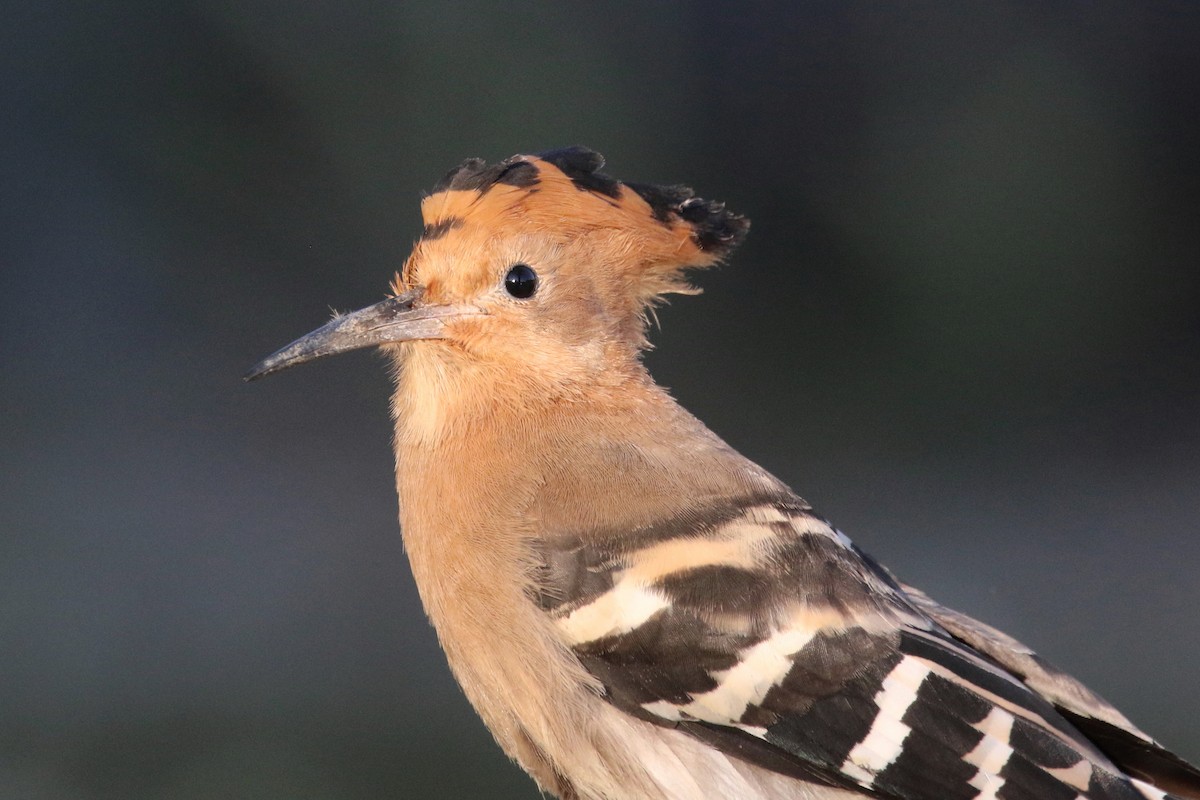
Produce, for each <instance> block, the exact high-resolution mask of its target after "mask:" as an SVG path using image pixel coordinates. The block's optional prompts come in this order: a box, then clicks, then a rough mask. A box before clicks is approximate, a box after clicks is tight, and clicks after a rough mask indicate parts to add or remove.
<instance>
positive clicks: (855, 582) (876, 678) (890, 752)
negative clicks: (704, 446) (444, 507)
mask: <svg viewBox="0 0 1200 800" xmlns="http://www.w3.org/2000/svg"><path fill="white" fill-rule="evenodd" d="M684 523H686V524H684ZM541 579H542V580H541V591H540V594H539V598H538V599H539V602H540V603H541V604H542V606H543V608H544V609H545V610H546V611H547V613H549V614H551V615H552V617H553V619H554V621H555V623H556V625H557V629H558V631H559V633H560V634H561V636H562V637H563V639H564V640H565V641H566V642H567V643H568V644H569V645H570V646H571V647H572V649H573V650H574V652H575V653H576V654H577V656H578V657H579V659H580V661H581V662H582V663H583V664H584V665H585V666H586V667H587V669H588V670H589V671H591V672H592V674H593V675H595V676H596V677H597V678H598V679H599V681H600V682H601V683H602V684H603V686H604V688H605V690H606V693H607V694H606V696H607V699H608V700H609V701H610V702H611V703H613V704H614V705H616V706H617V707H619V708H621V709H622V710H624V711H626V712H627V713H629V714H632V715H635V716H637V717H639V718H642V719H645V720H648V721H651V722H654V723H656V724H659V725H668V726H674V727H678V728H679V729H681V730H684V731H687V732H688V733H690V734H692V735H694V736H696V737H698V738H700V739H703V740H705V741H706V742H708V743H710V744H711V745H713V746H715V747H718V748H720V749H722V750H724V751H726V752H731V753H734V754H737V755H738V756H739V757H741V758H743V759H745V760H748V761H751V762H753V763H756V764H758V765H760V766H763V767H766V768H768V769H771V770H774V771H777V772H782V773H786V774H791V775H794V776H796V777H798V778H801V779H805V780H809V781H814V782H819V783H825V784H828V785H833V786H845V787H855V788H859V789H861V790H863V791H864V793H865V794H871V795H875V796H880V797H887V798H904V799H905V800H958V798H962V800H968V799H969V798H982V799H983V800H989V799H992V798H994V799H995V800H1058V799H1059V798H1061V800H1077V798H1089V799H1091V800H1146V798H1163V797H1167V795H1165V794H1164V792H1162V791H1160V790H1157V789H1155V788H1154V787H1152V786H1149V785H1148V784H1146V783H1143V782H1141V781H1137V780H1132V779H1130V778H1129V777H1127V776H1126V775H1124V774H1123V773H1122V772H1121V771H1120V770H1119V769H1118V768H1117V767H1115V766H1114V765H1113V763H1112V761H1111V760H1110V759H1109V758H1108V757H1106V756H1105V755H1104V754H1103V753H1102V752H1101V750H1100V749H1099V748H1098V747H1096V746H1095V744H1093V743H1092V742H1091V741H1089V740H1088V739H1087V738H1086V737H1085V736H1084V735H1083V734H1082V733H1080V731H1079V730H1078V729H1077V728H1076V727H1075V726H1074V725H1072V723H1071V722H1068V721H1067V719H1065V718H1064V717H1063V715H1062V714H1060V713H1059V712H1058V711H1057V710H1056V709H1055V707H1054V706H1053V705H1052V703H1051V702H1050V701H1047V700H1046V699H1045V698H1043V697H1042V696H1040V695H1039V694H1038V693H1036V692H1034V691H1032V690H1031V689H1030V688H1029V687H1028V686H1027V685H1026V684H1025V683H1023V682H1022V681H1021V679H1020V678H1019V677H1018V676H1015V675H1013V674H1011V673H1010V671H1009V670H1008V669H1007V668H1005V667H1004V666H1002V665H1001V663H1000V661H998V660H997V659H995V658H994V657H993V656H990V655H987V654H984V653H981V652H980V651H978V650H976V649H975V648H974V647H972V646H970V645H968V644H966V643H965V642H964V641H963V640H961V639H959V638H956V637H955V636H954V635H953V634H952V633H951V632H950V631H948V630H947V629H946V628H945V627H943V626H942V625H941V624H939V623H938V622H935V621H934V620H933V619H932V618H931V616H930V614H929V613H928V610H929V609H928V608H925V607H922V606H921V604H920V603H919V602H914V601H913V600H912V599H910V597H909V596H908V594H907V593H906V592H905V590H904V589H903V588H902V587H900V586H899V585H898V584H897V583H896V582H895V581H894V580H893V579H892V578H891V577H890V575H889V574H888V573H887V572H886V571H885V570H883V569H882V568H880V567H879V566H878V565H876V564H875V563H874V562H873V561H871V560H870V559H869V557H867V556H866V555H864V554H863V553H862V552H861V551H859V550H858V549H857V548H855V547H854V545H853V544H852V543H851V542H850V541H849V540H848V539H847V538H846V537H845V536H843V535H842V534H841V533H840V532H838V531H836V530H835V529H833V528H832V527H830V526H829V524H828V523H826V522H825V521H824V520H822V519H821V518H819V517H818V516H816V515H815V514H813V512H812V510H811V509H810V508H809V507H808V506H807V505H806V504H804V503H803V502H802V501H800V500H798V499H796V498H794V497H778V498H767V499H763V498H755V499H747V500H745V501H742V502H727V503H722V504H720V505H719V506H717V507H714V508H710V509H708V510H703V511H692V512H691V513H690V514H689V516H688V518H687V520H686V521H681V520H678V519H676V520H671V521H668V522H664V523H663V524H661V525H656V526H650V527H648V528H646V529H644V530H639V531H636V532H632V534H631V535H629V536H623V537H619V540H618V539H617V538H611V539H609V540H599V541H597V540H593V541H584V540H583V539H582V538H579V539H562V540H560V541H559V543H558V544H557V545H555V546H548V547H547V548H546V549H545V551H544V553H543V571H542V575H541ZM924 600H925V601H927V598H925V599H924ZM927 602H928V604H929V608H940V607H937V606H936V605H935V604H932V601H927ZM943 611H944V609H943ZM1084 691H1086V690H1084ZM1113 713H1114V714H1115V713H1116V712H1115V711H1114V712H1113ZM1117 716H1118V717H1119V715H1117ZM1120 719H1121V720H1123V719H1124V718H1123V717H1121V718H1120ZM1130 728H1132V726H1130ZM1134 730H1135V729H1134ZM1146 741H1147V742H1148V741H1149V740H1148V739H1147V740H1146ZM1179 763H1180V764H1182V763H1183V762H1179ZM1184 766H1185V767H1186V765H1184ZM1188 769H1190V768H1188ZM1193 773H1194V771H1193ZM1151 777H1152V776H1151ZM1195 786H1197V787H1200V780H1198V781H1197V782H1196V784H1195ZM1181 796H1188V795H1181Z"/></svg>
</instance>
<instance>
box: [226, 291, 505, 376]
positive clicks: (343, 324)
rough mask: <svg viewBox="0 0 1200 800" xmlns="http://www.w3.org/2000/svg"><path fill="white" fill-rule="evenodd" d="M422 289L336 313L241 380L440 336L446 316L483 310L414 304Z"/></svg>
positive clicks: (258, 365)
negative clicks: (357, 351)
mask: <svg viewBox="0 0 1200 800" xmlns="http://www.w3.org/2000/svg"><path fill="white" fill-rule="evenodd" d="M424 292H425V290H424V289H422V288H419V287H418V288H416V289H413V290H412V291H408V292H405V293H404V294H402V295H398V296H396V297H389V298H388V299H387V300H384V301H383V302H381V303H376V304H375V305H373V306H367V307H366V308H363V309H360V310H358V311H354V312H351V313H349V314H344V315H342V316H340V317H337V318H336V319H334V320H332V321H330V322H329V324H327V325H325V326H323V327H321V328H317V329H316V330H315V331H313V332H312V333H310V334H307V335H305V336H301V337H300V338H299V339H297V340H296V341H294V342H292V343H291V344H289V345H288V346H287V347H285V348H283V349H282V350H279V351H278V352H276V353H274V354H272V355H269V356H267V357H266V358H264V359H263V360H262V361H260V362H258V363H257V364H255V365H254V366H253V367H251V368H250V371H249V372H247V373H246V374H245V376H244V377H243V380H247V381H253V380H258V379H259V378H263V377H266V376H267V375H271V374H273V373H276V372H279V371H281V370H285V369H287V368H288V367H294V366H296V365H297V364H303V363H305V362H306V361H313V360H314V359H318V358H323V357H324V356H332V355H336V354H337V353H345V352H347V351H350V350H358V349H360V348H363V347H373V346H375V345H380V344H384V343H386V342H408V341H412V340H413V339H440V338H442V337H443V335H444V330H445V323H446V320H447V319H448V318H450V317H463V316H475V315H479V314H482V313H483V312H482V311H481V310H480V309H478V308H475V307H474V306H454V305H444V306H443V305H432V306H416V305H415V303H416V301H417V300H419V299H420V297H421V295H422V294H424Z"/></svg>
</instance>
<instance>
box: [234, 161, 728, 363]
mask: <svg viewBox="0 0 1200 800" xmlns="http://www.w3.org/2000/svg"><path fill="white" fill-rule="evenodd" d="M603 165H604V159H603V158H602V157H601V156H600V155H599V154H598V153H595V152H593V151H591V150H587V149H584V148H579V147H574V148H568V149H564V150H557V151H553V152H549V153H543V154H540V155H536V156H528V155H518V156H513V157H512V158H509V159H506V160H504V161H501V162H499V163H497V164H491V165H489V164H486V163H484V162H483V161H482V160H480V159H469V160H467V161H464V162H463V163H462V164H460V165H459V166H458V167H456V168H455V169H453V170H451V171H450V173H449V174H447V175H446V177H445V178H443V179H442V181H441V182H440V183H438V185H437V186H436V187H435V188H434V190H433V193H432V194H430V195H429V196H427V197H426V198H425V199H424V201H423V202H422V204H421V213H422V216H423V217H424V223H425V224H424V231H423V234H422V236H421V238H420V239H419V240H418V241H417V243H416V245H415V247H414V249H413V252H412V255H410V256H409V258H408V260H407V261H406V263H405V265H404V268H403V270H402V271H401V272H400V273H399V274H397V276H396V278H395V280H394V281H393V285H392V289H393V291H394V293H395V294H394V296H393V297H391V298H389V299H387V300H384V301H383V302H381V303H378V304H376V305H373V306H370V307H368V308H365V309H362V310H361V311H356V312H354V313H351V314H346V315H344V316H340V317H338V318H336V319H334V320H333V321H332V322H330V323H329V324H327V325H326V326H324V327H323V328H320V329H319V330H316V331H314V332H312V333H310V334H308V335H307V336H305V337H303V338H301V339H299V340H297V341H296V342H294V343H292V344H291V345H289V346H287V347H285V348H284V349H282V350H280V351H279V352H278V353H276V354H274V355H272V356H270V357H269V358H267V359H265V360H263V361H262V362H261V363H259V364H258V365H256V366H255V367H254V368H253V369H252V370H251V372H250V373H249V375H248V376H247V377H248V378H251V379H252V378H258V377H261V376H264V375H267V374H270V373H273V372H276V371H279V370H281V369H285V368H287V367H289V366H293V365H295V364H299V363H302V362H305V361H309V360H312V359H314V358H318V357H321V356H324V355H331V354H334V353H339V352H344V351H347V350H352V349H357V348H360V347H368V346H373V345H384V344H389V343H401V344H400V346H399V347H396V348H393V349H395V350H396V351H397V354H398V357H399V359H400V360H401V362H403V361H405V360H408V359H410V358H411V357H413V356H418V357H422V358H423V357H425V356H428V357H430V358H433V359H435V360H436V361H437V362H438V369H446V368H448V367H450V368H455V369H457V368H463V369H473V370H485V371H495V372H502V373H504V374H507V375H510V376H512V378H513V379H514V380H517V381H521V380H522V379H523V377H525V376H529V375H542V376H550V375H552V376H554V378H555V380H558V381H562V382H570V381H573V380H578V379H582V380H588V379H594V378H595V377H596V376H598V375H601V374H604V373H606V372H611V371H613V370H614V369H616V370H620V369H621V368H623V367H625V366H627V365H630V366H631V365H634V364H636V363H637V361H638V353H639V352H640V350H641V349H643V348H644V347H645V346H646V339H645V328H646V318H647V314H648V311H649V309H650V308H652V306H653V305H654V303H655V302H657V301H658V300H659V299H660V298H661V297H662V296H663V295H665V294H668V293H680V292H682V293H689V292H693V291H694V290H693V289H692V288H691V287H690V286H689V285H688V284H687V282H686V280H685V278H684V275H683V273H684V270H685V269H686V268H689V267H706V266H710V265H712V264H715V263H716V262H717V261H719V260H720V259H721V258H722V257H724V256H725V255H726V254H727V253H728V252H729V251H730V250H731V249H732V248H733V247H734V246H736V245H737V244H738V243H739V242H740V241H741V240H742V238H743V237H744V236H745V233H746V230H747V228H748V227H749V222H748V221H747V220H746V219H744V218H743V217H741V216H738V215H736V214H733V213H731V212H729V211H726V210H725V207H724V205H723V204H721V203H714V202H710V201H706V200H702V199H700V198H698V197H695V196H694V195H693V194H692V191H691V190H690V189H688V188H687V187H684V186H650V185H644V184H636V183H622V182H621V181H618V180H616V179H614V178H611V177H609V176H608V175H606V174H604V173H603V172H601V171H600V169H601V167H602V166H603Z"/></svg>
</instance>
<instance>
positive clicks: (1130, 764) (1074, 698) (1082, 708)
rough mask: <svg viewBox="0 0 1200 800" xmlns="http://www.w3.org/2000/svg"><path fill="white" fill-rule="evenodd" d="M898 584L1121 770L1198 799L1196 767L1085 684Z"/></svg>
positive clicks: (1014, 642)
mask: <svg viewBox="0 0 1200 800" xmlns="http://www.w3.org/2000/svg"><path fill="white" fill-rule="evenodd" d="M903 589H904V592H905V594H907V595H908V597H909V599H911V600H912V601H913V603H914V605H916V606H917V607H918V608H920V609H921V611H923V612H924V613H925V614H926V615H927V616H929V617H930V618H931V619H933V620H934V621H935V622H937V623H938V624H939V625H941V626H942V627H943V628H945V629H946V630H947V631H949V632H950V633H951V634H952V635H953V636H954V637H955V638H956V639H958V640H959V641H961V642H963V643H964V644H966V645H968V646H969V647H973V648H974V649H975V650H977V651H979V652H980V653H984V654H986V655H988V656H990V657H991V658H993V659H995V661H997V662H998V663H999V664H1001V665H1002V666H1003V667H1004V668H1005V669H1007V670H1008V671H1009V672H1011V673H1012V674H1013V675H1016V676H1017V677H1019V678H1020V679H1021V680H1022V681H1023V682H1024V683H1025V685H1027V686H1028V687H1029V688H1031V689H1032V690H1033V691H1035V692H1037V693H1038V694H1039V695H1041V696H1042V697H1044V698H1045V699H1046V700H1048V701H1050V702H1051V703H1053V704H1054V707H1055V708H1056V709H1057V710H1058V711H1059V713H1061V714H1062V715H1063V716H1064V717H1066V718H1067V719H1068V720H1070V721H1071V723H1072V724H1073V725H1075V727H1076V728H1078V729H1079V730H1080V731H1081V732H1082V733H1084V735H1086V736H1087V737H1088V738H1089V739H1091V740H1092V741H1093V742H1095V744H1096V746H1097V747H1098V748H1099V749H1100V750H1102V751H1103V752H1104V753H1105V755H1107V756H1108V757H1109V758H1110V759H1112V760H1113V762H1114V763H1115V764H1116V765H1117V767H1118V768H1120V770H1121V771H1122V772H1124V773H1126V774H1128V775H1132V776H1135V777H1137V778H1141V779H1142V780H1145V781H1149V782H1151V783H1153V784H1154V785H1156V786H1161V787H1163V788H1164V789H1166V790H1167V791H1169V792H1172V793H1173V794H1175V795H1177V796H1178V797H1181V798H1189V800H1200V770H1197V769H1196V768H1195V767H1193V766H1192V765H1191V764H1188V763H1187V762H1186V761H1184V760H1183V759H1181V758H1180V757H1179V756H1177V755H1175V754H1174V753H1172V752H1170V751H1169V750H1166V749H1165V748H1164V747H1163V746H1162V745H1160V744H1159V743H1158V742H1156V741H1154V740H1153V739H1151V738H1150V737H1149V736H1147V735H1146V734H1145V733H1143V732H1142V731H1141V730H1139V729H1138V728H1137V727H1136V726H1135V725H1134V724H1133V723H1132V722H1130V721H1129V720H1128V719H1126V718H1125V716H1124V715H1123V714H1122V713H1121V712H1120V711H1118V710H1117V709H1115V708H1113V706H1112V705H1111V704H1109V703H1108V702H1107V701H1106V700H1104V699H1103V698H1101V697H1100V696H1098V695H1097V694H1096V693H1095V692H1093V691H1092V690H1091V689H1088V688H1087V687H1086V686H1084V685H1083V684H1082V683H1080V682H1079V681H1077V680H1076V679H1075V678H1073V677H1071V676H1070V675H1067V674H1066V673H1064V672H1062V671H1061V670H1059V669H1058V668H1056V667H1054V666H1052V665H1051V664H1049V663H1047V662H1046V661H1045V660H1044V659H1042V658H1041V657H1040V656H1039V655H1038V654H1037V653H1035V652H1034V651H1033V650H1031V649H1030V648H1029V647H1027V646H1025V645H1023V644H1021V643H1020V642H1018V641H1017V640H1016V639H1014V638H1012V637H1011V636H1009V635H1008V634H1006V633H1003V632H1002V631H998V630H996V629H995V628H993V627H991V626H990V625H985V624H984V623H982V622H980V621H979V620H977V619H972V618H971V617H968V616H967V615H966V614H961V613H959V612H957V611H954V610H953V609H949V608H946V607H945V606H942V605H939V604H938V603H937V602H935V601H933V600H931V599H930V598H929V596H928V595H926V594H925V593H924V592H922V591H920V590H919V589H914V588H913V587H911V586H903Z"/></svg>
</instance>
